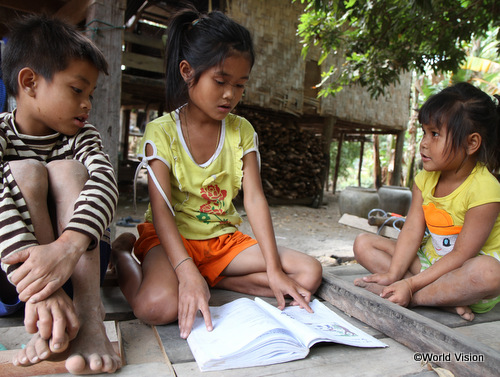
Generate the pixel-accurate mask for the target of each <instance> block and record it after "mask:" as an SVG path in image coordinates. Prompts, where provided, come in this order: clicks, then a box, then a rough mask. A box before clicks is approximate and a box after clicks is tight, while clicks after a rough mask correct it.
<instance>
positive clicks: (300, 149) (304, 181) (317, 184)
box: [237, 109, 326, 201]
mask: <svg viewBox="0 0 500 377" xmlns="http://www.w3.org/2000/svg"><path fill="white" fill-rule="evenodd" d="M237 113H238V114H239V115H241V116H244V117H245V118H246V119H248V121H249V122H250V123H251V124H252V125H253V127H254V128H255V130H256V132H257V134H258V136H259V151H260V155H261V177H262V184H263V187H264V192H265V194H266V196H267V197H268V198H275V199H287V200H297V199H311V201H312V200H313V199H314V198H316V197H318V196H319V194H320V193H321V190H322V180H323V175H324V171H325V168H326V163H325V157H324V156H323V151H322V139H321V136H316V135H315V134H314V133H313V132H311V131H307V130H301V129H300V128H299V127H298V126H296V124H295V123H294V122H293V118H286V116H284V117H282V118H281V117H278V116H276V114H272V115H269V114H266V113H263V112H258V111H255V110H249V109H239V110H238V112H237Z"/></svg>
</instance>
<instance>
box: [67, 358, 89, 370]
mask: <svg viewBox="0 0 500 377" xmlns="http://www.w3.org/2000/svg"><path fill="white" fill-rule="evenodd" d="M65 366H66V369H67V370H68V372H70V373H71V374H83V372H85V366H86V362H85V359H84V358H83V356H82V355H80V354H74V355H71V356H70V357H68V358H67V359H66V364H65Z"/></svg>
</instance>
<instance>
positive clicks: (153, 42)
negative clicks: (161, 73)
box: [123, 31, 164, 51]
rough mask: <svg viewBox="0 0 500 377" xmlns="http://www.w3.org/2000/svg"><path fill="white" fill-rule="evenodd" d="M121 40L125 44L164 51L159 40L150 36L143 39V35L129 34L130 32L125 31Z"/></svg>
mask: <svg viewBox="0 0 500 377" xmlns="http://www.w3.org/2000/svg"><path fill="white" fill-rule="evenodd" d="M123 38H124V41H125V42H129V43H133V44H138V45H141V46H146V47H152V48H156V49H158V50H161V51H163V49H164V46H163V41H162V40H161V39H160V38H153V37H150V36H148V37H145V36H143V35H139V34H135V33H131V32H130V31H126V32H125V33H124V35H123Z"/></svg>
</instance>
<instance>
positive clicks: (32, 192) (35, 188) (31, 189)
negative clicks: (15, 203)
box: [9, 159, 49, 198]
mask: <svg viewBox="0 0 500 377" xmlns="http://www.w3.org/2000/svg"><path fill="white" fill-rule="evenodd" d="M9 167H10V170H11V172H12V175H13V176H14V179H15V180H16V183H17V185H18V186H19V188H20V190H21V192H22V193H23V195H24V196H25V197H27V198H29V197H32V196H38V195H41V194H43V195H45V196H46V191H47V189H48V182H49V179H48V172H47V168H46V167H45V165H44V164H43V163H41V162H40V161H37V160H33V159H25V160H17V161H10V162H9Z"/></svg>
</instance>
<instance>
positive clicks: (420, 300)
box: [354, 234, 500, 321]
mask: <svg viewBox="0 0 500 377" xmlns="http://www.w3.org/2000/svg"><path fill="white" fill-rule="evenodd" d="M395 249H396V241H395V240H391V239H388V238H384V237H381V236H377V235H374V234H361V235H359V236H358V237H357V238H356V241H355V243H354V255H355V257H356V260H357V261H358V263H360V264H361V265H362V266H363V267H365V268H366V269H367V270H368V271H370V272H371V273H373V274H377V273H386V272H387V271H388V270H389V267H390V264H391V260H392V256H393V255H394V252H395ZM421 267H422V265H421V263H420V260H419V258H418V256H415V259H414V260H413V262H412V264H411V265H410V268H409V270H408V271H407V272H406V274H405V275H404V276H403V278H409V277H411V276H414V275H417V274H418V273H420V272H421ZM354 284H355V285H357V286H360V287H363V288H366V289H368V290H369V291H371V292H373V293H376V294H380V293H381V292H382V290H383V289H384V286H383V285H379V284H376V283H370V282H366V281H364V280H363V279H356V280H355V281H354ZM499 295H500V262H499V261H498V260H496V259H495V258H493V257H491V256H487V255H478V256H476V257H474V258H472V259H469V260H468V261H466V262H465V263H464V264H463V265H462V267H460V268H457V269H455V270H453V271H450V272H449V273H447V274H445V275H443V276H441V277H440V278H439V279H437V280H435V281H434V282H432V283H431V284H429V285H427V286H425V287H423V288H422V289H420V290H419V291H417V292H414V293H413V298H412V300H411V302H410V304H409V306H412V307H413V306H438V307H442V308H444V309H446V310H451V311H454V312H456V313H457V314H459V315H460V316H461V317H462V318H464V319H466V320H469V321H471V320H472V319H474V313H473V312H472V310H471V308H470V307H469V306H470V305H472V306H473V308H474V305H473V304H476V303H478V302H480V301H481V300H489V299H494V298H496V297H497V296H499Z"/></svg>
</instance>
